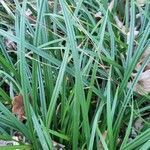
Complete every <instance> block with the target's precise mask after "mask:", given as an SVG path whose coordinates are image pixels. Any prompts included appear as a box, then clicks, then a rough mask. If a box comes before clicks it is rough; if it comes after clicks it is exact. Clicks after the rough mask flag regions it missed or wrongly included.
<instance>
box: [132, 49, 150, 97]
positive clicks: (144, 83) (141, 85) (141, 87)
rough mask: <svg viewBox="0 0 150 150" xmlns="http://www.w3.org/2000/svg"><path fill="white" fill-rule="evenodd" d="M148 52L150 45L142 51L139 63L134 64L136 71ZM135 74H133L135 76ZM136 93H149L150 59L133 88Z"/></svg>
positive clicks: (149, 52) (149, 51)
mask: <svg viewBox="0 0 150 150" xmlns="http://www.w3.org/2000/svg"><path fill="white" fill-rule="evenodd" d="M149 54H150V47H148V48H147V49H146V51H145V52H144V53H143V55H142V57H141V59H140V60H139V63H138V64H137V66H136V70H137V71H138V70H139V69H140V68H141V65H142V63H143V62H144V60H145V58H146V57H147V56H148V55H149ZM135 75H136V74H134V76H135ZM134 90H135V91H136V92H137V93H139V94H141V95H143V94H148V93H150V61H149V62H148V64H147V65H146V67H145V69H144V71H143V72H142V74H141V76H140V78H139V81H138V83H137V84H136V86H135V89H134Z"/></svg>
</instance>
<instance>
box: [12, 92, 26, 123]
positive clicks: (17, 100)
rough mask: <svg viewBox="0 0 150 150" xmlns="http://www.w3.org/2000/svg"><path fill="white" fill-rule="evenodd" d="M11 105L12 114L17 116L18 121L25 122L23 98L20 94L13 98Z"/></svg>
mask: <svg viewBox="0 0 150 150" xmlns="http://www.w3.org/2000/svg"><path fill="white" fill-rule="evenodd" d="M12 105H13V107H12V112H13V113H14V114H16V115H17V117H18V119H19V120H20V121H23V120H25V112H24V104H23V96H22V95H21V94H19V95H18V96H15V97H14V99H13V101H12Z"/></svg>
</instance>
